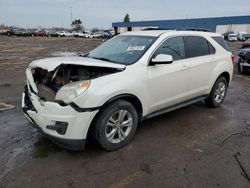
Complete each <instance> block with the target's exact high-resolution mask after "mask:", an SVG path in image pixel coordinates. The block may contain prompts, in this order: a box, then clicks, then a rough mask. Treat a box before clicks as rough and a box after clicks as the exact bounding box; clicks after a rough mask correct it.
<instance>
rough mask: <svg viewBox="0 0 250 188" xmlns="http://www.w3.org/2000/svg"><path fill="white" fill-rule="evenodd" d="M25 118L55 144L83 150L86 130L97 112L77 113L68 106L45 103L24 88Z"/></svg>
mask: <svg viewBox="0 0 250 188" xmlns="http://www.w3.org/2000/svg"><path fill="white" fill-rule="evenodd" d="M22 108H23V112H24V115H25V116H26V118H27V119H28V120H29V121H30V122H31V123H32V124H33V126H34V127H36V128H38V129H39V130H40V131H41V132H43V133H44V134H45V135H46V136H47V137H48V138H49V139H50V140H51V141H52V142H54V143H55V144H57V145H59V146H61V147H63V148H66V149H70V150H83V149H84V145H85V140H86V137H87V133H88V129H89V127H90V125H91V122H92V120H93V119H94V117H95V115H96V113H97V112H98V110H95V111H90V112H78V111H76V110H75V109H74V108H72V107H71V106H70V105H67V106H61V105H60V104H58V103H54V102H45V101H42V100H40V99H39V97H38V96H36V95H35V94H34V93H33V92H31V91H29V89H28V88H26V91H25V92H24V93H23V96H22Z"/></svg>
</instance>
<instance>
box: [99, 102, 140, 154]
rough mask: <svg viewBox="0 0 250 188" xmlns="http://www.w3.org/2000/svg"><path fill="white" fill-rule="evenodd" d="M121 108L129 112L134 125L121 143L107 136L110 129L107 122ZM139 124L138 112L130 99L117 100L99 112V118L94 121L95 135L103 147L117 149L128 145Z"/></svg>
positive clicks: (109, 149)
mask: <svg viewBox="0 0 250 188" xmlns="http://www.w3.org/2000/svg"><path fill="white" fill-rule="evenodd" d="M120 110H124V111H126V112H129V115H130V116H129V117H132V126H131V129H130V132H129V133H128V135H127V136H126V137H125V138H124V139H123V140H122V141H120V142H119V143H112V141H110V140H108V138H107V136H106V134H107V129H108V125H107V123H108V121H109V120H110V118H111V116H112V117H113V116H114V114H116V113H118V112H119V111H120ZM137 124H138V113H137V111H136V109H135V107H134V106H133V105H132V104H131V103H130V102H128V101H125V100H117V101H114V102H112V103H110V104H109V105H107V106H106V107H104V108H103V109H102V110H101V111H100V113H99V114H98V116H97V119H96V121H95V123H94V126H95V127H94V137H95V139H96V140H97V141H98V143H99V145H100V146H101V147H102V148H103V149H105V150H107V151H115V150H118V149H120V148H122V147H123V146H125V145H127V144H128V143H129V142H130V141H131V140H132V138H133V137H134V134H135V132H136V129H137ZM125 128H126V127H125ZM120 129H122V128H120ZM110 132H111V131H110ZM118 132H119V131H117V133H115V135H116V134H118ZM117 136H118V138H117V139H119V135H117ZM114 138H115V136H114Z"/></svg>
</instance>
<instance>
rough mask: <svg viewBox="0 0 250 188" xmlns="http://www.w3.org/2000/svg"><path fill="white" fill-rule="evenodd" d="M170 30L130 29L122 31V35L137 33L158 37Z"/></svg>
mask: <svg viewBox="0 0 250 188" xmlns="http://www.w3.org/2000/svg"><path fill="white" fill-rule="evenodd" d="M167 32H170V30H151V31H130V32H126V33H122V34H120V35H136V36H152V37H158V36H160V35H161V34H163V33H167Z"/></svg>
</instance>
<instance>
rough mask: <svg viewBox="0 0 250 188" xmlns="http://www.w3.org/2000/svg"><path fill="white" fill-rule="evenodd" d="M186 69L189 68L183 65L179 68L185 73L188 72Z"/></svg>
mask: <svg viewBox="0 0 250 188" xmlns="http://www.w3.org/2000/svg"><path fill="white" fill-rule="evenodd" d="M188 69H189V67H188V66H187V65H183V66H182V68H181V70H182V71H185V70H188Z"/></svg>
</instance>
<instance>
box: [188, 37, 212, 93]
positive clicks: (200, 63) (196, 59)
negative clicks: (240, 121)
mask: <svg viewBox="0 0 250 188" xmlns="http://www.w3.org/2000/svg"><path fill="white" fill-rule="evenodd" d="M184 39H185V43H186V56H187V58H188V61H189V63H188V67H189V72H190V97H189V98H194V97H198V96H201V95H204V94H205V92H206V91H207V89H208V88H209V78H210V75H211V74H212V71H213V67H214V63H215V61H216V59H215V56H214V54H215V48H214V47H213V46H212V45H211V44H210V43H209V42H208V41H207V39H205V38H204V37H201V36H185V37H184Z"/></svg>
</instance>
